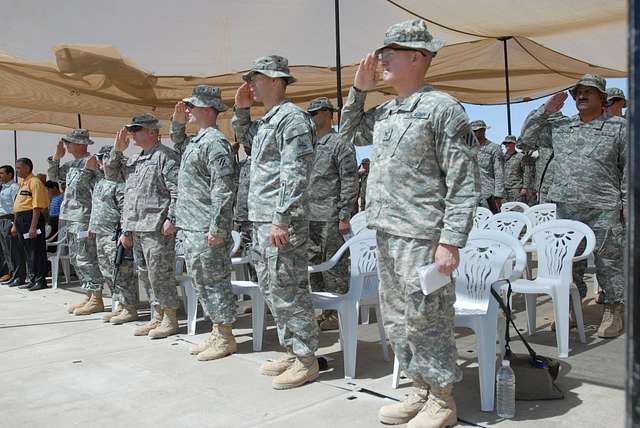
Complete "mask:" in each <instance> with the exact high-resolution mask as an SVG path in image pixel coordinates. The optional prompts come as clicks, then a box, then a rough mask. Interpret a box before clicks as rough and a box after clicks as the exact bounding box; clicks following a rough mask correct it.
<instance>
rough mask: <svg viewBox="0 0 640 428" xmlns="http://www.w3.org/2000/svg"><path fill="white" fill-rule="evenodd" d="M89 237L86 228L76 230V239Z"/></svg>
mask: <svg viewBox="0 0 640 428" xmlns="http://www.w3.org/2000/svg"><path fill="white" fill-rule="evenodd" d="M88 237H89V231H88V230H80V231H78V239H87V238H88Z"/></svg>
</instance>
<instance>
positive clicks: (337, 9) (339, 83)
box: [334, 0, 342, 123]
mask: <svg viewBox="0 0 640 428" xmlns="http://www.w3.org/2000/svg"><path fill="white" fill-rule="evenodd" d="M334 9H335V23H336V99H337V102H338V123H340V119H341V116H342V62H341V60H340V0H335V3H334Z"/></svg>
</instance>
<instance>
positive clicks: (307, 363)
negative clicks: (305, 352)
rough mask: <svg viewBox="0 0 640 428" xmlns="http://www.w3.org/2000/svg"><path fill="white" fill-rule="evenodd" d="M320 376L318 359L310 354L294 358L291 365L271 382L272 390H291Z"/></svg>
mask: <svg viewBox="0 0 640 428" xmlns="http://www.w3.org/2000/svg"><path fill="white" fill-rule="evenodd" d="M318 376H320V367H319V366H318V359H317V358H316V356H315V355H313V354H311V355H310V356H308V357H296V359H295V361H294V362H293V364H292V365H291V366H290V367H289V368H288V369H287V370H285V371H284V372H283V373H282V374H279V375H278V376H276V377H275V378H274V379H273V382H271V386H272V387H273V389H291V388H297V387H299V386H302V385H304V384H305V383H307V382H312V381H314V380H316V379H317V378H318Z"/></svg>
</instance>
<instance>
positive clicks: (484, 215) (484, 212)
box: [473, 207, 493, 229]
mask: <svg viewBox="0 0 640 428" xmlns="http://www.w3.org/2000/svg"><path fill="white" fill-rule="evenodd" d="M491 216H493V213H492V212H491V210H490V209H487V208H485V207H476V213H475V214H474V215H473V226H474V227H475V228H476V229H480V228H482V225H483V224H484V222H485V221H487V220H489V219H490V218H491Z"/></svg>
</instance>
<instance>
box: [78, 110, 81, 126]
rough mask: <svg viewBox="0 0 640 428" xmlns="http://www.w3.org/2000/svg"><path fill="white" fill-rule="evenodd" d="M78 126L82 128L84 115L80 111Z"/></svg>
mask: <svg viewBox="0 0 640 428" xmlns="http://www.w3.org/2000/svg"><path fill="white" fill-rule="evenodd" d="M78 128H82V117H81V116H80V113H78Z"/></svg>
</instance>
